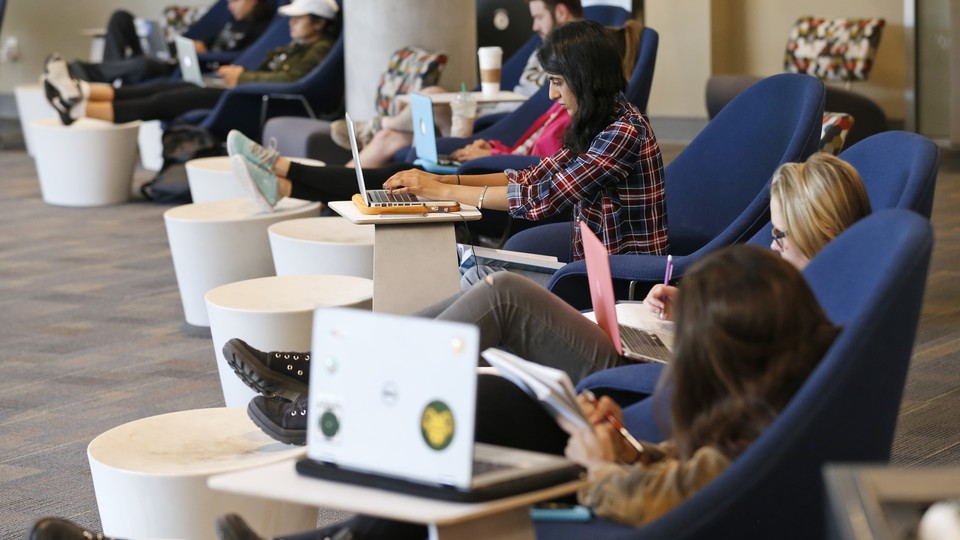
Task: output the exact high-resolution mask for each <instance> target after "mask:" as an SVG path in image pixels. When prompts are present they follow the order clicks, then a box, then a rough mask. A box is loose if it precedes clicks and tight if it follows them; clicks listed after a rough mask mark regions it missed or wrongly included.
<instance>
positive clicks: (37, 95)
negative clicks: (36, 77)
mask: <svg viewBox="0 0 960 540" xmlns="http://www.w3.org/2000/svg"><path fill="white" fill-rule="evenodd" d="M14 95H15V96H16V100H17V117H19V118H20V131H22V132H23V143H24V145H25V146H26V147H27V155H30V156H33V133H32V131H33V128H32V126H31V124H32V123H33V121H34V120H40V119H41V118H50V119H57V118H59V116H58V115H57V111H55V110H53V107H51V106H50V103H48V102H47V98H46V96H45V95H44V93H43V86H41V85H39V84H18V85H17V86H16V88H14Z"/></svg>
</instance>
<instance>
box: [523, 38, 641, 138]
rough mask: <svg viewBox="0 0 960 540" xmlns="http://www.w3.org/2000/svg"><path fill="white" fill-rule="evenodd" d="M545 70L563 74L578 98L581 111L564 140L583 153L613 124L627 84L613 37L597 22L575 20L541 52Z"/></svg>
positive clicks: (576, 115) (549, 41) (539, 55)
mask: <svg viewBox="0 0 960 540" xmlns="http://www.w3.org/2000/svg"><path fill="white" fill-rule="evenodd" d="M537 59H538V60H540V64H541V65H542V66H543V69H544V71H546V72H547V73H548V74H551V75H560V76H561V77H563V79H564V81H566V84H567V85H568V86H569V87H570V89H571V90H572V91H573V94H574V96H576V98H577V111H576V112H575V113H574V114H573V116H572V117H571V119H570V126H569V127H568V128H567V131H566V132H565V133H564V135H563V143H564V145H566V146H567V147H568V148H570V149H571V150H572V151H573V152H575V153H577V154H579V153H582V152H584V151H586V150H587V148H589V147H590V142H591V141H593V138H594V137H596V136H597V134H598V133H600V131H602V130H603V128H605V127H606V126H607V124H609V122H610V117H611V115H612V114H613V110H614V104H615V102H616V99H617V95H618V94H620V93H621V92H623V90H624V88H625V87H626V80H625V79H624V77H623V65H622V60H621V58H620V53H619V51H618V49H617V45H616V42H615V41H614V39H613V36H612V35H611V34H610V33H609V32H608V31H607V29H606V28H604V27H603V26H602V25H600V24H599V23H597V22H594V21H573V22H569V23H567V24H564V25H562V26H559V27H557V28H555V29H554V30H553V31H552V32H550V34H549V35H548V36H547V38H546V39H545V40H544V42H543V45H542V46H541V47H540V50H539V51H538V52H537Z"/></svg>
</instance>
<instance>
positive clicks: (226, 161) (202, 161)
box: [186, 156, 324, 203]
mask: <svg viewBox="0 0 960 540" xmlns="http://www.w3.org/2000/svg"><path fill="white" fill-rule="evenodd" d="M292 161H296V162H297V163H302V164H304V165H312V166H315V167H322V166H324V163H323V162H322V161H319V160H316V159H306V158H296V159H293V160H292ZM186 168H187V183H188V184H189V185H190V196H191V198H192V199H193V202H194V203H205V202H212V201H222V200H225V199H236V198H238V197H246V196H247V192H246V190H244V189H243V185H242V184H240V182H239V181H238V180H237V177H236V176H234V174H233V171H232V170H231V169H230V158H229V157H228V156H214V157H205V158H197V159H191V160H190V161H187V163H186Z"/></svg>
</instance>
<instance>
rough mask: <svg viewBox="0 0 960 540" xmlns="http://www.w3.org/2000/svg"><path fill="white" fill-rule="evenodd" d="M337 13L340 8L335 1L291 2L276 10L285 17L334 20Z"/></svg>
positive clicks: (311, 0)
mask: <svg viewBox="0 0 960 540" xmlns="http://www.w3.org/2000/svg"><path fill="white" fill-rule="evenodd" d="M339 11H340V6H338V5H337V3H336V1H335V0H293V2H290V3H289V4H287V5H285V6H280V7H279V8H278V9H277V13H279V14H281V15H285V16H287V17H299V16H301V15H317V16H320V17H323V18H324V19H335V18H336V17H337V12H339Z"/></svg>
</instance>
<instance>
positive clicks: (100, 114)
mask: <svg viewBox="0 0 960 540" xmlns="http://www.w3.org/2000/svg"><path fill="white" fill-rule="evenodd" d="M277 12H278V13H280V14H281V15H284V16H287V17H290V36H291V37H292V38H293V41H292V42H291V43H290V44H289V45H286V46H284V47H278V48H276V49H274V50H272V51H270V52H269V53H267V56H266V57H265V58H264V61H263V63H262V64H261V65H260V68H259V69H257V70H253V71H245V70H244V69H243V67H241V66H234V65H227V66H220V69H219V70H218V71H217V73H218V75H219V76H220V77H221V79H222V82H223V85H222V87H217V88H213V87H199V86H196V85H193V84H191V83H187V82H183V81H176V82H174V81H165V82H158V83H152V84H143V85H138V86H134V87H130V88H126V87H121V88H113V87H112V86H111V85H109V84H103V83H88V82H86V81H80V80H76V79H73V78H71V77H70V73H69V70H68V69H67V66H66V63H65V62H64V61H63V60H62V59H59V60H58V61H52V62H48V63H47V66H46V69H45V72H44V74H43V76H42V77H41V80H42V82H43V85H44V89H45V90H46V94H47V100H48V101H49V102H50V105H51V106H52V107H53V108H54V109H55V110H56V111H57V112H58V113H59V114H60V119H61V120H62V121H63V123H64V124H65V125H69V124H72V123H73V122H74V121H75V120H77V119H78V118H83V117H88V118H97V119H100V120H106V121H108V122H115V123H118V124H119V123H123V122H130V121H133V120H167V121H169V120H174V119H175V118H177V117H178V116H180V115H182V114H184V113H186V112H188V111H191V110H194V109H209V108H213V107H214V106H216V104H217V102H218V101H219V100H220V97H221V96H222V95H223V94H224V93H225V92H226V91H227V90H228V89H229V88H230V87H233V86H236V85H238V84H243V83H247V82H292V81H296V80H297V79H300V78H301V77H303V76H304V75H306V74H307V73H308V72H310V70H312V69H313V68H314V67H316V66H317V65H318V64H319V63H320V62H322V61H323V59H324V58H325V57H326V56H327V54H328V53H329V52H330V50H331V49H332V48H333V44H334V42H335V41H336V39H337V36H338V35H339V33H340V28H339V26H340V25H339V20H340V8H339V6H338V5H337V3H336V2H335V1H334V0H293V2H291V3H289V4H287V5H285V6H281V7H280V8H278V9H277Z"/></svg>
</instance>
